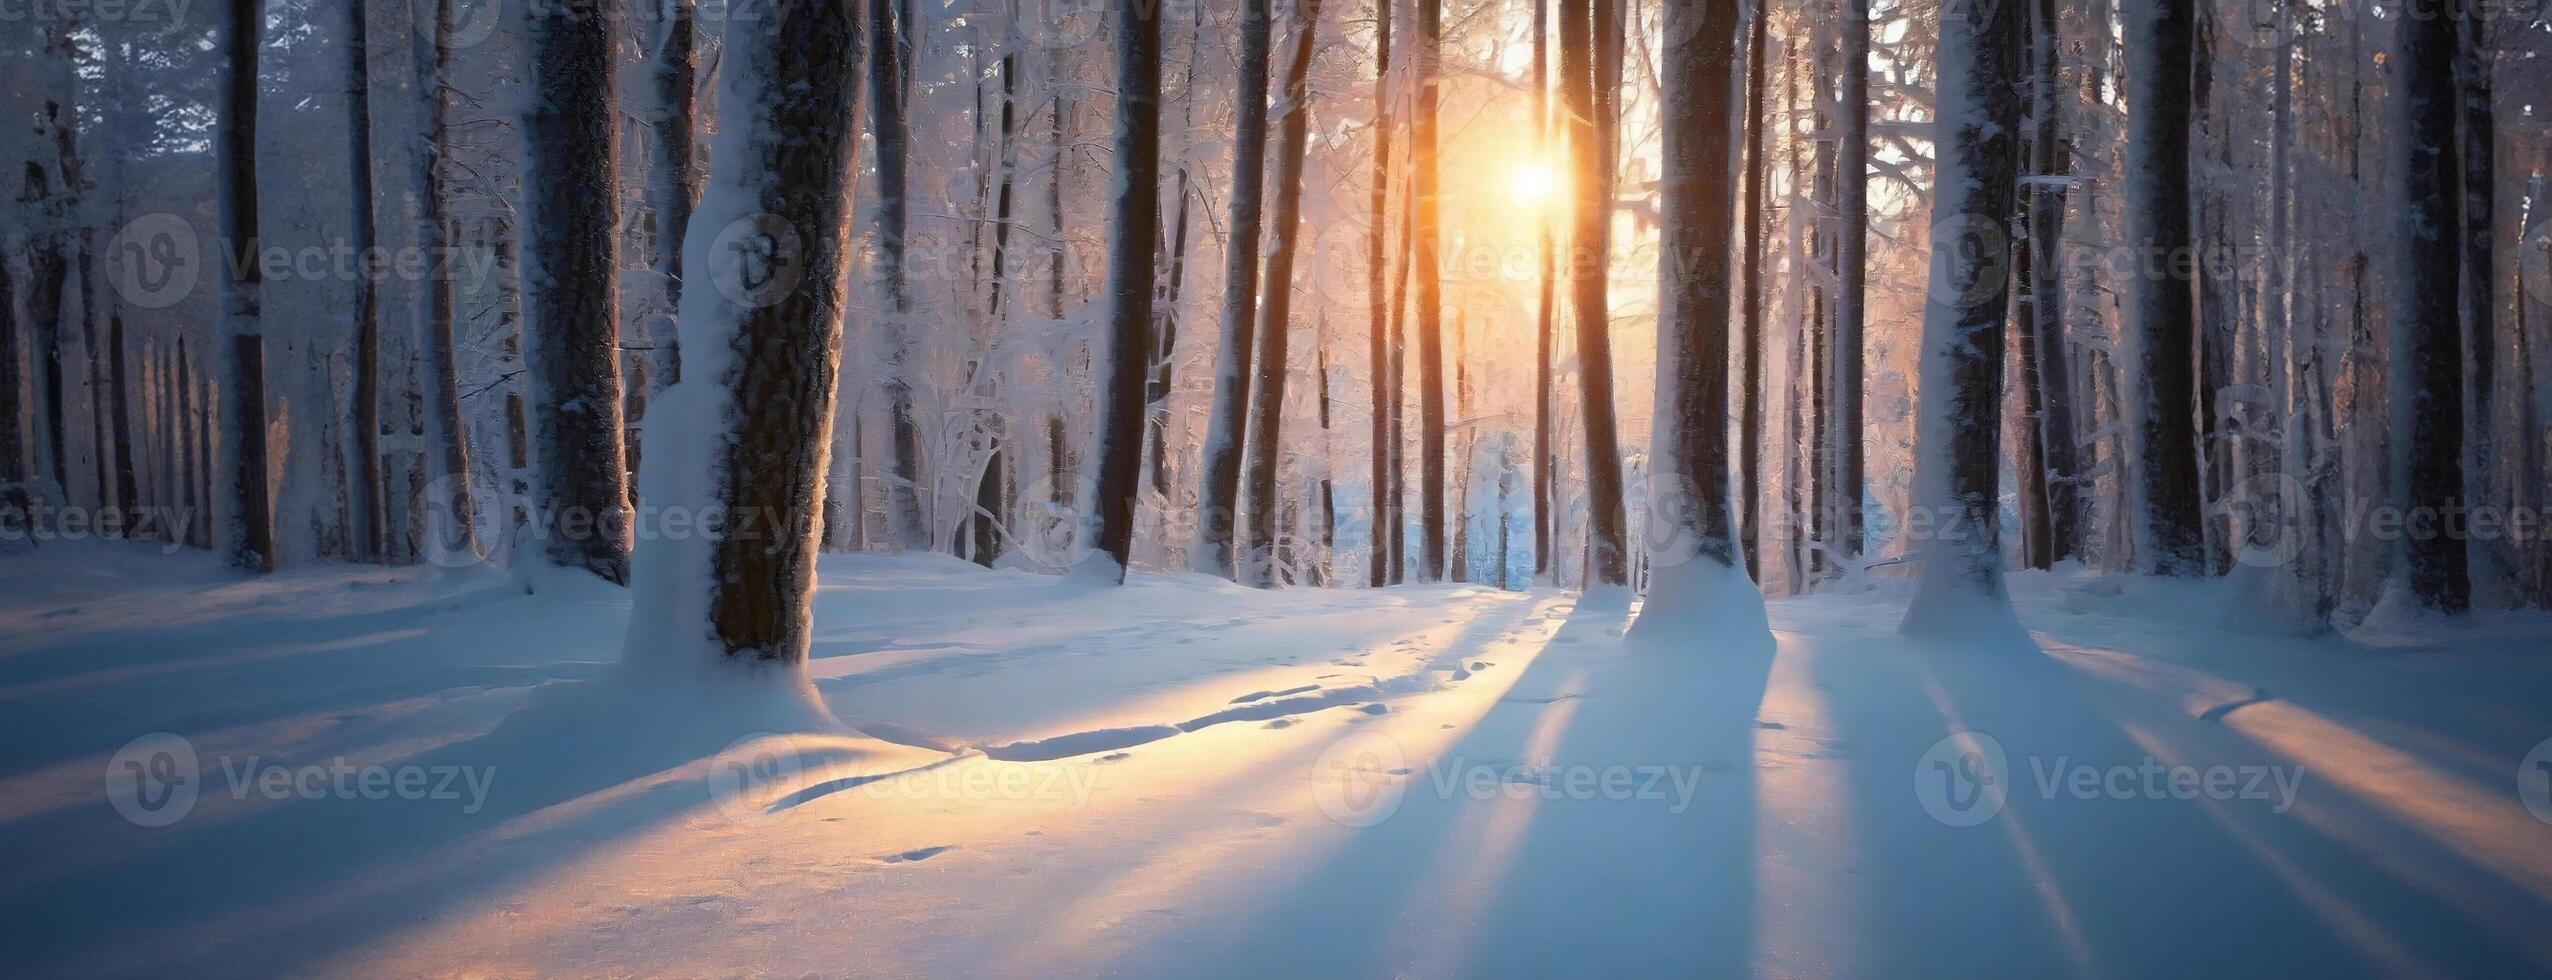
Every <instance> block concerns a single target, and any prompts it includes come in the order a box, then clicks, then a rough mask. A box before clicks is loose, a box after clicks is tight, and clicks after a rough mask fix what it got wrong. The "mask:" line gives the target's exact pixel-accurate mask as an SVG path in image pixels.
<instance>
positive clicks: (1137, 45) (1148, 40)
mask: <svg viewBox="0 0 2552 980" xmlns="http://www.w3.org/2000/svg"><path fill="white" fill-rule="evenodd" d="M1116 30H1117V120H1116V154H1117V161H1116V166H1117V173H1116V184H1115V187H1114V188H1113V189H1112V190H1111V194H1110V196H1111V198H1112V200H1111V201H1110V202H1109V209H1108V210H1109V220H1108V278H1107V294H1108V349H1107V366H1106V370H1105V371H1104V372H1103V373H1102V379H1103V380H1102V383H1101V384H1100V385H1099V398H1098V401H1099V412H1098V415H1099V420H1098V421H1099V424H1098V432H1099V448H1098V455H1099V479H1098V494H1099V499H1097V500H1095V501H1092V502H1091V503H1092V505H1093V507H1094V508H1095V510H1096V511H1097V518H1098V519H1097V521H1096V522H1095V530H1096V534H1095V535H1094V537H1093V538H1092V542H1093V548H1092V553H1091V556H1090V557H1089V558H1088V559H1085V560H1084V561H1083V563H1082V564H1081V566H1080V571H1081V573H1082V574H1084V575H1088V576H1091V577H1093V578H1096V579H1099V580H1102V581H1107V582H1112V583H1123V582H1124V581H1125V573H1126V568H1127V566H1128V565H1129V564H1130V563H1131V562H1132V561H1133V558H1134V507H1135V501H1136V490H1137V488H1138V487H1139V486H1140V485H1141V483H1142V481H1143V367H1144V361H1145V360H1146V359H1147V358H1149V357H1150V356H1151V352H1152V338H1151V333H1152V246H1153V242H1154V241H1156V240H1157V239H1158V237H1159V236H1160V233H1161V229H1160V224H1161V11H1160V9H1159V7H1158V6H1156V5H1153V4H1144V3H1129V4H1120V5H1118V7H1117V9H1116Z"/></svg>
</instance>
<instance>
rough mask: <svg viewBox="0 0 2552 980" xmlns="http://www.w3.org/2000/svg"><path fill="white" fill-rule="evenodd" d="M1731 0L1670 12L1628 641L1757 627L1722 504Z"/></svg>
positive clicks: (1734, 95)
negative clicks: (1652, 374) (1649, 395)
mask: <svg viewBox="0 0 2552 980" xmlns="http://www.w3.org/2000/svg"><path fill="white" fill-rule="evenodd" d="M1742 20H1743V17H1742V16H1741V13H1740V10H1739V8H1738V0H1693V2H1691V3H1679V4H1672V5H1669V6H1668V7H1667V8H1666V32H1667V36H1669V37H1676V38H1687V39H1689V41H1687V42H1685V43H1678V44H1669V45H1667V46H1666V48H1665V63H1664V65H1663V69H1662V70H1663V77H1662V79H1661V82H1662V84H1663V86H1664V91H1663V95H1662V96H1661V100H1660V104H1661V105H1663V106H1664V107H1665V109H1666V113H1665V119H1664V124H1665V135H1664V143H1663V150H1662V153H1663V157H1664V160H1663V162H1664V166H1665V171H1664V180H1663V182H1662V183H1661V184H1660V186H1659V188H1658V190H1659V194H1660V198H1661V204H1660V207H1659V209H1658V210H1659V218H1660V223H1661V227H1660V229H1659V238H1658V255H1659V256H1660V257H1661V258H1662V259H1663V260H1664V262H1665V263H1666V264H1665V266H1664V267H1663V268H1662V269H1661V270H1660V275H1659V276H1658V280H1659V284H1658V297H1657V304H1658V306H1657V308H1658V318H1657V403H1656V406H1657V407H1656V412H1655V415H1654V422H1653V426H1654V427H1653V429H1652V430H1651V431H1652V435H1651V436H1650V438H1649V447H1650V461H1649V469H1648V515H1647V516H1648V520H1647V528H1648V531H1647V535H1646V538H1647V541H1646V544H1647V548H1648V565H1649V569H1650V575H1651V578H1650V584H1649V589H1648V601H1647V602H1646V603H1645V604H1644V605H1643V606H1642V607H1641V610H1640V614H1639V620H1638V622H1636V623H1634V624H1633V625H1632V627H1631V634H1630V635H1631V637H1632V638H1633V639H1634V640H1637V641H1639V642H1642V643H1647V644H1657V643H1676V642H1689V641H1692V640H1695V639H1697V638H1698V631H1699V630H1702V629H1708V630H1711V631H1712V632H1713V633H1714V634H1715V635H1719V636H1723V637H1724V636H1728V635H1731V634H1732V633H1735V632H1742V633H1747V634H1760V633H1762V632H1763V630H1764V613H1763V596H1762V594H1761V593H1760V592H1757V591H1756V590H1755V587H1754V581H1753V579H1752V578H1751V577H1750V576H1748V575H1747V573H1746V571H1745V568H1744V565H1743V557H1742V556H1741V555H1740V554H1739V552H1738V550H1737V540H1736V525H1735V514H1734V511H1733V510H1732V509H1731V508H1730V506H1729V499H1728V494H1729V476H1730V472H1729V462H1730V459H1729V456H1730V454H1729V451H1728V450H1729V445H1728V394H1729V392H1728V367H1729V364H1728V355H1729V344H1728V341H1729V337H1728V327H1729V324H1730V323H1731V319H1730V316H1729V314H1730V313H1731V312H1732V310H1731V308H1730V300H1731V299H1732V298H1733V297H1732V296H1731V295H1730V290H1729V285H1730V283H1729V278H1730V273H1731V271H1732V266H1731V259H1733V258H1734V257H1735V248H1734V245H1735V243H1734V242H1733V241H1732V240H1731V237H1730V236H1731V235H1732V234H1733V233H1734V232H1735V229H1736V217H1737V214H1736V211H1737V194H1736V191H1737V187H1738V184H1737V180H1736V177H1737V147H1738V146H1740V145H1741V144H1740V142H1739V139H1740V135H1741V134H1740V133H1739V131H1738V129H1737V127H1736V122H1737V119H1738V116H1737V106H1738V98H1739V87H1738V85H1739V82H1738V80H1739V78H1740V77H1741V76H1740V75H1739V73H1738V67H1737V66H1738V54H1739V39H1740V24H1741V22H1742Z"/></svg>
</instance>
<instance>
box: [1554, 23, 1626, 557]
mask: <svg viewBox="0 0 2552 980" xmlns="http://www.w3.org/2000/svg"><path fill="white" fill-rule="evenodd" d="M1608 2H1609V0H1563V6H1562V7H1561V8H1560V98H1561V100H1562V106H1563V108H1562V114H1563V115H1564V116H1565V117H1566V118H1567V120H1568V142H1569V147H1570V151H1571V156H1572V157H1573V159H1572V160H1571V166H1570V168H1569V169H1570V180H1571V186H1572V188H1573V190H1574V194H1573V195H1572V196H1573V198H1574V208H1573V210H1572V211H1571V218H1572V222H1573V224H1572V229H1571V234H1570V236H1569V256H1568V261H1567V262H1566V263H1565V266H1566V269H1567V271H1566V273H1565V275H1566V276H1567V278H1568V284H1569V300H1570V305H1571V306H1572V307H1573V308H1574V309H1575V310H1576V312H1577V377H1578V382H1579V384H1580V386H1581V392H1580V394H1581V398H1582V401H1583V405H1582V406H1581V408H1580V410H1579V414H1580V417H1581V418H1582V419H1583V420H1584V421H1585V424H1586V445H1585V454H1586V474H1587V475H1586V489H1587V498H1588V501H1587V502H1588V508H1589V510H1590V511H1591V515H1590V516H1591V518H1592V523H1591V526H1590V527H1589V535H1590V540H1589V541H1588V552H1589V553H1588V555H1587V565H1588V575H1589V576H1590V580H1589V582H1588V583H1587V585H1588V587H1590V588H1596V587H1626V586H1628V585H1629V583H1630V560H1629V552H1628V532H1627V530H1626V529H1625V525H1626V524H1627V523H1628V521H1627V518H1626V517H1625V515H1624V513H1623V508H1622V470H1621V465H1622V455H1621V445H1620V436H1619V435H1618V433H1617V431H1616V429H1615V426H1614V421H1613V419H1614V412H1613V341H1612V324H1611V316H1612V313H1611V306H1610V304H1609V303H1608V302H1607V300H1606V297H1605V293H1606V291H1607V290H1608V289H1609V288H1610V285H1609V282H1608V277H1607V270H1606V258H1607V247H1608V246H1607V242H1608V240H1609V235H1610V233H1609V231H1608V230H1607V229H1608V226H1609V225H1610V224H1611V223H1612V214H1613V207H1612V205H1613V202H1612V199H1611V195H1610V192H1609V191H1608V189H1607V188H1608V187H1609V186H1610V181H1608V180H1606V179H1605V178H1604V175H1603V168H1604V161H1605V159H1606V154H1605V153H1604V152H1603V150H1602V149H1601V148H1600V147H1599V146H1598V145H1597V142H1598V139H1599V136H1600V133H1601V131H1602V129H1601V127H1599V126H1598V125H1597V124H1596V116H1597V113H1598V112H1599V111H1602V108H1601V106H1600V105H1599V100H1598V99H1597V97H1596V95H1595V82H1596V76H1597V75H1598V74H1599V72H1598V67H1599V66H1598V65H1597V64H1596V62H1597V61H1599V60H1600V59H1596V58H1593V57H1590V56H1591V55H1592V54H1593V53H1594V49H1595V41H1596V37H1595V21H1596V20H1597V18H1596V15H1595V7H1596V6H1597V5H1598V4H1604V3H1608Z"/></svg>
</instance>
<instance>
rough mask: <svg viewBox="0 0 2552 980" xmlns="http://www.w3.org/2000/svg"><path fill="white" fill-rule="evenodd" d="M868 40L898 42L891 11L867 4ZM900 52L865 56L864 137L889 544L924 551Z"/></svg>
mask: <svg viewBox="0 0 2552 980" xmlns="http://www.w3.org/2000/svg"><path fill="white" fill-rule="evenodd" d="M868 23H869V33H870V34H872V35H874V36H876V37H880V38H894V37H903V36H904V35H902V34H901V33H899V32H898V31H897V30H896V27H895V11H894V9H893V7H892V6H891V5H890V4H889V3H887V2H886V0H876V2H873V3H871V4H869V11H868ZM909 53H910V52H909V51H908V50H905V49H904V45H903V44H901V43H898V44H885V43H881V44H879V45H878V46H877V50H875V51H873V52H870V58H869V69H868V91H869V114H870V117H871V121H870V124H869V130H870V133H871V135H873V136H875V137H876V139H877V225H878V229H877V261H878V264H879V265H880V266H882V268H881V269H880V270H879V272H880V277H879V278H880V281H881V285H882V287H883V289H884V290H885V296H884V297H883V299H884V303H885V307H886V310H885V315H884V316H883V317H881V320H882V325H883V326H884V327H885V329H884V330H883V331H882V333H883V335H884V344H885V347H886V358H885V362H886V363H885V369H886V380H885V387H886V402H887V409H886V411H887V420H888V425H889V427H890V434H891V436H892V441H893V443H894V460H893V470H894V478H893V479H890V480H888V481H886V527H887V537H888V538H889V539H890V540H892V541H893V542H894V544H895V547H896V549H897V550H900V551H920V550H924V549H927V548H929V547H930V530H929V529H928V528H926V527H924V526H923V524H922V505H921V490H922V435H921V422H920V420H918V419H916V418H915V417H914V415H913V412H914V406H913V382H912V378H911V377H910V372H911V371H912V370H913V365H912V364H911V357H912V341H913V338H912V332H913V328H914V326H915V324H914V322H913V320H914V317H913V308H912V297H911V295H910V292H909V286H908V284H907V282H906V271H907V270H906V269H905V262H904V260H905V235H906V231H907V228H908V227H909V218H908V215H909V214H910V211H911V208H912V201H911V186H910V181H909V179H908V176H907V161H906V157H905V151H906V127H907V121H906V119H905V106H904V99H905V91H906V76H905V71H904V66H903V64H902V59H903V57H904V56H906V55H908V54H909Z"/></svg>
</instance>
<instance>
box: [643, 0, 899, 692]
mask: <svg viewBox="0 0 2552 980" xmlns="http://www.w3.org/2000/svg"><path fill="white" fill-rule="evenodd" d="M876 2H880V3H883V2H886V0H876ZM777 9H778V11H779V12H778V14H777V15H776V17H775V18H774V19H773V20H771V21H769V22H767V23H766V24H764V25H761V26H747V23H748V22H744V21H738V22H736V23H735V24H734V25H731V26H730V27H729V29H728V31H727V35H726V49H725V54H724V57H723V63H722V65H721V67H720V79H719V93H718V111H719V117H720V124H719V135H718V147H717V160H718V161H719V163H720V166H719V167H718V168H717V169H716V170H715V171H714V172H713V174H712V176H711V179H710V182H709V185H708V189H707V192H706V193H705V195H704V196H703V198H702V200H701V202H700V213H699V215H698V218H699V220H698V221H697V222H695V223H694V225H693V228H694V231H693V232H692V233H691V234H690V235H689V236H688V238H687V239H686V240H685V242H684V251H685V252H686V253H688V254H687V255H686V256H685V257H684V262H683V267H684V268H687V269H692V270H697V271H703V272H705V273H706V275H705V276H704V279H706V280H708V281H709V282H714V283H715V288H700V289H689V290H685V291H684V293H683V305H682V310H681V330H682V333H683V338H682V340H683V342H682V356H683V358H684V359H685V360H686V361H687V362H688V363H686V364H684V365H683V369H682V377H683V380H682V382H681V383H679V384H677V385H676V386H674V387H673V388H671V389H669V390H667V391H666V392H665V393H664V395H663V396H662V397H661V398H659V399H657V401H656V404H655V409H654V411H655V415H656V420H657V421H656V423H655V424H654V425H651V426H649V427H648V429H647V435H646V438H647V441H648V453H647V455H648V458H649V459H650V460H652V461H653V462H652V463H651V465H650V466H649V467H648V471H647V476H646V480H647V488H646V499H647V500H648V502H649V504H650V505H651V506H657V505H661V506H663V507H665V508H667V509H668V510H667V512H668V513H673V512H677V511H683V512H688V513H690V514H693V515H700V516H702V517H706V516H707V515H711V514H722V515H724V519H723V521H720V522H718V523H715V524H711V525H709V526H707V527H706V528H704V531H703V533H699V534H682V535H675V534H666V535H651V536H649V537H648V539H647V540H646V541H645V543H644V544H643V545H641V547H642V549H643V558H642V560H641V561H640V562H639V563H638V580H637V582H636V587H635V589H634V593H635V596H636V601H635V602H634V609H635V612H634V613H633V618H632V619H631V620H630V629H629V639H628V647H627V654H626V655H627V658H628V660H629V662H630V663H631V664H633V665H636V666H638V667H640V668H642V669H655V670H666V671H676V670H681V669H683V668H684V667H685V666H686V665H696V664H703V663H711V664H715V663H726V664H745V665H751V666H757V667H770V668H774V669H777V670H780V671H784V672H786V675H787V676H789V677H791V678H793V679H795V681H796V682H797V683H799V684H803V683H804V682H805V681H804V678H805V675H804V673H803V671H804V665H805V662H806V654H807V642H808V635H809V629H810V626H811V623H812V618H813V604H812V599H813V596H814V590H815V556H816V552H817V551H818V547H817V534H818V531H819V528H818V526H817V518H818V515H820V514H821V512H822V505H823V500H824V496H825V493H826V490H827V488H826V486H825V470H826V460H827V457H828V455H829V454H830V452H831V447H832V434H833V418H834V400H835V398H836V397H837V395H838V390H839V385H840V370H839V368H840V365H839V362H838V359H839V357H840V351H841V347H840V330H841V323H842V309H843V302H844V297H845V293H846V291H847V290H846V288H845V286H846V283H845V281H844V279H845V277H844V272H843V256H842V252H841V249H842V247H843V238H842V236H841V235H840V234H839V233H838V232H839V230H840V229H841V228H842V227H844V223H845V222H846V221H847V220H848V211H849V209H850V206H851V192H850V186H849V179H850V173H851V171H852V169H853V167H854V166H856V162H857V161H856V156H857V154H858V149H859V91H860V78H859V70H858V67H859V65H860V50H861V48H862V47H863V46H864V45H863V40H864V39H863V37H862V25H861V21H860V18H861V14H862V9H861V7H860V6H859V5H856V4H836V3H808V4H791V5H787V6H784V7H780V8H777ZM703 285H707V283H704V284H703Z"/></svg>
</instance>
